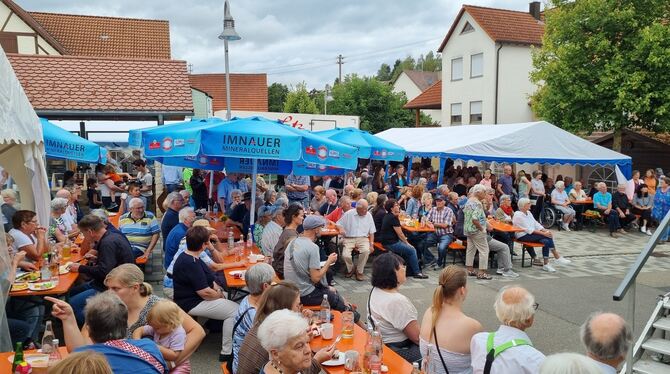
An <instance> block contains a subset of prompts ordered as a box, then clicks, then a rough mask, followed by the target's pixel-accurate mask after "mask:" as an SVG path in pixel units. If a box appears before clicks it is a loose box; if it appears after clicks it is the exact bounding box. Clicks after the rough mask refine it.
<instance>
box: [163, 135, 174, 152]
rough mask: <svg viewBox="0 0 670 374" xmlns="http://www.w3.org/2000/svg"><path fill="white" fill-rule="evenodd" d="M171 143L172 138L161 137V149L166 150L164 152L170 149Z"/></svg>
mask: <svg viewBox="0 0 670 374" xmlns="http://www.w3.org/2000/svg"><path fill="white" fill-rule="evenodd" d="M173 144H174V143H173V142H172V138H169V137H168V138H165V139H163V150H164V151H166V152H169V151H171V150H172V146H173Z"/></svg>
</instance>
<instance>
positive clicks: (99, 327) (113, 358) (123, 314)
mask: <svg viewBox="0 0 670 374" xmlns="http://www.w3.org/2000/svg"><path fill="white" fill-rule="evenodd" d="M45 299H46V300H48V301H50V302H52V303H53V304H54V305H53V309H52V311H51V314H52V315H53V316H54V317H56V318H58V319H60V320H61V321H62V322H63V334H64V335H65V344H66V345H67V346H68V348H70V347H76V348H75V349H74V351H73V352H85V351H93V352H98V353H102V354H103V355H105V357H106V358H107V362H108V363H109V366H111V367H112V370H113V371H114V373H115V374H119V373H120V374H137V373H156V372H158V373H161V374H167V372H168V370H169V367H168V365H167V363H166V362H165V360H164V359H163V355H162V354H161V352H160V350H159V348H158V346H157V345H156V343H154V342H153V341H151V340H149V339H140V340H133V339H125V337H126V328H127V323H128V308H127V307H126V305H125V304H124V303H123V302H122V301H121V299H119V297H118V296H116V295H115V294H114V293H113V292H112V291H107V292H103V293H101V294H99V295H96V296H93V297H91V298H90V299H89V300H88V303H87V305H86V326H87V328H86V330H87V331H88V336H89V338H90V340H91V342H92V344H88V345H83V338H82V335H81V333H80V331H79V328H78V327H77V322H76V319H75V317H74V312H73V310H72V307H71V306H70V305H69V304H68V303H66V302H65V301H63V300H59V299H56V298H53V297H48V296H47V297H45Z"/></svg>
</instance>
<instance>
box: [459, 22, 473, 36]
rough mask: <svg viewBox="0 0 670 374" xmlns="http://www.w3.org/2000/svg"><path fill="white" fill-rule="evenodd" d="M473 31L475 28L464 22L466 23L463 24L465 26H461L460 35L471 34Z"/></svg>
mask: <svg viewBox="0 0 670 374" xmlns="http://www.w3.org/2000/svg"><path fill="white" fill-rule="evenodd" d="M473 31H475V28H474V27H472V25H471V24H470V22H466V23H465V26H463V30H461V35H462V34H467V33H469V32H473Z"/></svg>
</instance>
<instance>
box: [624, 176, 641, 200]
mask: <svg viewBox="0 0 670 374" xmlns="http://www.w3.org/2000/svg"><path fill="white" fill-rule="evenodd" d="M642 183H644V182H643V181H642V179H640V171H639V170H633V177H632V178H631V179H630V180H629V181H628V182H626V196H627V197H628V201H629V202H632V201H633V197H634V196H635V192H637V189H638V188H640V185H641V184H642Z"/></svg>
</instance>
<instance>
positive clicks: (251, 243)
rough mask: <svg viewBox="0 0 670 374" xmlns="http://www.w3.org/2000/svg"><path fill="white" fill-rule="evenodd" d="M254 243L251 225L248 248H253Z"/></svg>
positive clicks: (248, 234)
mask: <svg viewBox="0 0 670 374" xmlns="http://www.w3.org/2000/svg"><path fill="white" fill-rule="evenodd" d="M253 244H254V236H253V234H252V233H251V227H249V232H248V233H247V248H248V249H251V247H252V246H253Z"/></svg>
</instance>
